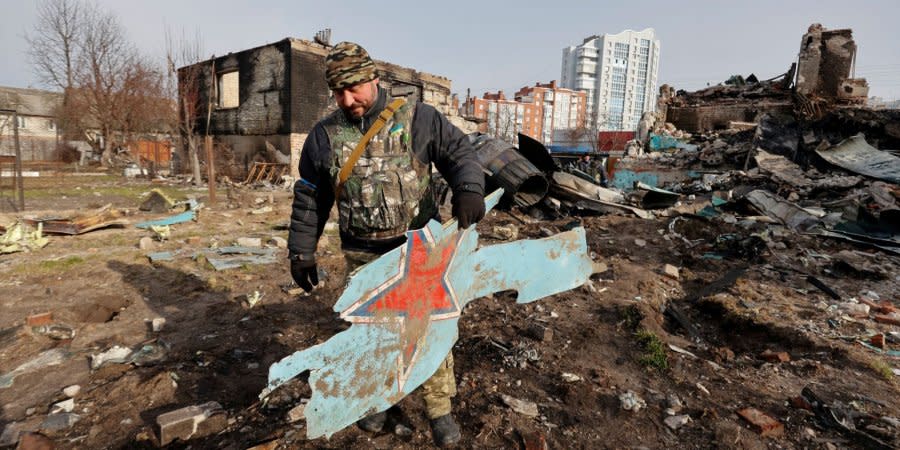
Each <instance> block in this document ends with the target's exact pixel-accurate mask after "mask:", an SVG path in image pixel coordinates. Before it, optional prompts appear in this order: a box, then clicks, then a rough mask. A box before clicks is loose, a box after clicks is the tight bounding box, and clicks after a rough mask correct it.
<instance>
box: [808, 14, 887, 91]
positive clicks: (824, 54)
mask: <svg viewBox="0 0 900 450" xmlns="http://www.w3.org/2000/svg"><path fill="white" fill-rule="evenodd" d="M855 66H856V42H854V41H853V30H851V29H849V28H845V29H841V30H826V29H825V28H824V27H822V25H821V24H818V23H815V24H812V25H811V26H810V27H809V31H808V32H807V33H806V34H804V35H803V41H802V42H801V43H800V55H799V57H798V62H797V92H798V93H800V94H802V95H805V96H815V97H818V98H822V99H835V98H837V99H841V100H845V101H848V102H853V103H865V101H866V97H867V96H868V94H869V86H868V84H867V83H866V80H865V79H864V78H852V77H853V76H854V72H855V70H854V69H855Z"/></svg>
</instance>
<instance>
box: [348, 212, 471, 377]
mask: <svg viewBox="0 0 900 450" xmlns="http://www.w3.org/2000/svg"><path fill="white" fill-rule="evenodd" d="M457 243H458V240H457V239H455V238H450V239H445V240H444V241H442V242H435V241H434V237H433V236H432V235H431V232H430V231H429V230H428V229H427V228H423V229H420V230H415V231H410V232H407V240H406V244H405V245H404V246H403V247H401V253H400V258H399V259H400V262H399V266H398V268H397V272H396V273H395V274H394V275H393V276H391V277H389V278H388V279H387V280H386V281H385V282H384V283H382V284H381V285H379V286H378V287H376V288H374V289H372V290H371V291H370V292H369V293H368V294H367V295H365V296H363V298H361V299H360V300H359V301H357V302H356V303H354V304H353V305H351V306H350V307H349V308H347V309H345V310H344V311H343V312H341V318H343V319H345V320H347V321H349V322H352V323H368V324H396V325H397V326H399V331H400V333H399V335H400V344H401V346H402V351H401V352H400V357H399V358H398V361H397V365H398V368H397V370H398V374H397V375H398V376H397V378H398V390H402V389H403V385H404V383H405V382H406V380H407V378H408V377H409V373H410V370H411V369H412V367H413V366H414V365H415V363H416V360H417V357H418V356H419V346H420V345H419V344H420V343H421V342H422V341H423V340H424V338H425V337H426V336H427V335H428V329H429V326H430V323H431V322H432V321H435V320H445V319H451V318H454V317H459V315H460V312H461V310H460V306H459V301H458V300H457V297H456V293H455V292H454V290H453V287H452V286H451V285H450V282H449V280H448V278H447V270H448V269H449V267H450V264H451V263H452V261H453V257H454V256H455V254H456V248H457Z"/></svg>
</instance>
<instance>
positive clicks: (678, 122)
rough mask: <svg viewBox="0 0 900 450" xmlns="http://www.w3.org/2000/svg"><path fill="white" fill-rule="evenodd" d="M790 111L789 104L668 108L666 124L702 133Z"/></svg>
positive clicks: (791, 107) (790, 106)
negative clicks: (764, 114)
mask: <svg viewBox="0 0 900 450" xmlns="http://www.w3.org/2000/svg"><path fill="white" fill-rule="evenodd" d="M792 111H793V106H792V105H791V104H790V103H771V104H754V103H744V104H732V105H706V106H683V107H679V106H668V107H667V110H666V122H671V123H672V124H673V125H675V127H676V128H678V129H679V130H684V131H688V132H691V133H702V132H705V131H711V130H722V129H726V128H728V127H729V122H755V121H756V120H757V118H758V117H759V116H760V115H762V114H763V113H776V114H785V113H791V112H792Z"/></svg>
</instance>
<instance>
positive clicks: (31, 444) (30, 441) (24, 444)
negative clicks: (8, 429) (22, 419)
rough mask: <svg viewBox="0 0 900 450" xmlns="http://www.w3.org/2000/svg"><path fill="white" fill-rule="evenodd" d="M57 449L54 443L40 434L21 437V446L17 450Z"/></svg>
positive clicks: (27, 434)
mask: <svg viewBox="0 0 900 450" xmlns="http://www.w3.org/2000/svg"><path fill="white" fill-rule="evenodd" d="M54 448H56V446H55V445H53V441H52V440H50V438H48V437H47V436H44V435H43V434H40V433H25V434H23V435H21V436H19V445H18V446H17V447H16V450H53V449H54Z"/></svg>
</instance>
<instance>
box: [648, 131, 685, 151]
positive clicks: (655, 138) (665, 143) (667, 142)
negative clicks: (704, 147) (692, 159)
mask: <svg viewBox="0 0 900 450" xmlns="http://www.w3.org/2000/svg"><path fill="white" fill-rule="evenodd" d="M648 146H649V148H650V150H652V151H661V150H668V149H670V148H677V149H681V150H687V151H691V152H693V151H696V150H697V146H696V145H694V144H688V143H686V142H683V141H681V140H679V139H677V138H675V137H673V136H669V135H668V134H655V133H650V143H649V145H648Z"/></svg>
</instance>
